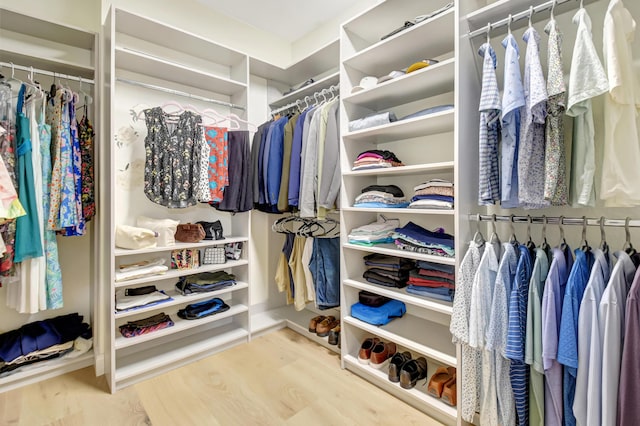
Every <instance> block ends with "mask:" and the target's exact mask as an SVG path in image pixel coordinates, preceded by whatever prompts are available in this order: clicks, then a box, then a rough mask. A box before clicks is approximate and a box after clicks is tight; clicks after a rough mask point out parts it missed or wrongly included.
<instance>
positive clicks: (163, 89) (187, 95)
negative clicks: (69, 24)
mask: <svg viewBox="0 0 640 426" xmlns="http://www.w3.org/2000/svg"><path fill="white" fill-rule="evenodd" d="M82 81H84V80H82ZM116 81H119V82H121V83H125V84H130V85H132V86H138V87H144V88H145V89H151V90H157V91H159V92H164V93H170V94H172V95H176V96H182V97H185V98H190V99H196V100H198V101H202V102H208V103H210V104H216V105H222V106H225V107H228V108H234V109H239V110H242V111H244V110H245V107H243V106H242V105H236V104H232V103H230V102H225V101H219V100H217V99H211V98H205V97H204V96H200V95H194V94H191V93H187V92H182V91H180V90H175V89H169V88H167V87H162V86H156V85H155V84H149V83H143V82H142V81H136V80H129V79H127V78H120V77H117V78H116Z"/></svg>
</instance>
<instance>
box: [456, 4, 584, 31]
mask: <svg viewBox="0 0 640 426" xmlns="http://www.w3.org/2000/svg"><path fill="white" fill-rule="evenodd" d="M571 1H575V0H550V1H547V2H545V3H542V4H539V5H537V6H530V7H529V9H527V10H523V11H522V12H519V13H516V14H513V15H510V16H508V17H506V18H503V19H501V20H499V21H496V22H493V23H490V24H487V25H485V26H484V27H482V28H478V29H477V30H474V31H470V32H469V33H467V35H468V36H469V38H474V37H477V36H479V35H486V34H487V32H489V31H491V30H493V29H496V28H499V27H504V26H506V25H508V24H509V22H511V23H514V22H517V21H519V20H521V19H524V18H528V17H529V16H530V15H534V14H536V13H540V12H544V11H545V10H551V8H552V7H554V6H557V5H559V4H563V3H568V2H571ZM581 3H582V2H581Z"/></svg>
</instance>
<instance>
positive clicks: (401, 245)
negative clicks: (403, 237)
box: [395, 240, 453, 257]
mask: <svg viewBox="0 0 640 426" xmlns="http://www.w3.org/2000/svg"><path fill="white" fill-rule="evenodd" d="M395 245H396V248H398V249H399V250H405V251H412V252H415V253H422V254H428V255H431V256H440V257H453V256H452V255H450V254H449V253H447V252H446V251H444V250H443V249H441V248H429V247H419V246H415V245H411V244H407V243H405V242H403V241H400V240H395Z"/></svg>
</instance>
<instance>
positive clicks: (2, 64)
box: [0, 62, 94, 84]
mask: <svg viewBox="0 0 640 426" xmlns="http://www.w3.org/2000/svg"><path fill="white" fill-rule="evenodd" d="M0 67H5V68H11V74H12V77H13V71H14V70H20V71H27V72H30V73H36V74H42V75H48V76H51V77H54V78H56V77H57V78H62V79H65V80H73V81H78V82H80V83H88V84H94V82H93V80H92V79H89V78H82V77H78V76H75V75H68V74H62V73H59V72H54V71H49V70H43V69H40V68H34V67H25V66H23V65H16V64H13V63H9V62H0Z"/></svg>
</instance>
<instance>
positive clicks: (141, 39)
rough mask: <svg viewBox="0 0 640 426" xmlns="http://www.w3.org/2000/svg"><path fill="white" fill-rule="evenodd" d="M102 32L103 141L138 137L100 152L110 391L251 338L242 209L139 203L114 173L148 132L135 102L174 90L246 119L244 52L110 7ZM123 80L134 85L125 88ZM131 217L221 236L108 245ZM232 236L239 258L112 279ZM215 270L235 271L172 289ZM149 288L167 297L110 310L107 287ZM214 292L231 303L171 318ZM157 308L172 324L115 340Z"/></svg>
mask: <svg viewBox="0 0 640 426" xmlns="http://www.w3.org/2000/svg"><path fill="white" fill-rule="evenodd" d="M104 34H105V38H104V41H105V46H104V52H105V58H106V61H105V62H106V63H105V67H104V73H105V81H106V82H107V89H106V93H105V95H104V96H105V100H106V104H107V105H109V106H110V108H109V110H108V114H107V122H108V124H107V130H106V134H107V140H114V138H117V137H119V135H120V133H119V132H121V130H122V129H125V130H126V131H127V132H129V134H130V135H131V134H135V135H136V136H137V137H138V139H137V140H136V142H135V143H130V144H127V143H125V144H120V145H117V146H116V144H111V146H110V147H109V148H108V149H105V150H104V151H103V152H102V155H103V157H104V159H105V160H104V162H103V164H104V165H105V166H104V167H103V169H104V170H103V173H104V175H103V179H104V180H103V191H102V192H103V197H104V198H103V199H102V200H101V201H102V205H103V206H109V207H107V208H105V212H104V216H103V221H102V227H101V232H102V241H103V245H102V250H103V251H104V253H105V256H104V258H105V259H106V260H105V262H104V264H103V265H102V269H101V273H102V274H103V277H105V279H104V281H105V282H106V283H109V287H108V289H106V290H105V293H104V294H103V297H104V300H106V301H108V302H109V306H108V307H107V312H105V315H106V316H107V318H108V319H107V323H108V325H109V326H108V330H109V331H108V336H109V337H108V338H109V343H108V348H107V351H106V352H107V354H106V357H105V373H106V376H107V381H108V383H109V386H110V388H111V391H112V392H115V391H116V390H118V389H121V388H123V387H125V386H129V385H131V384H134V383H136V382H138V381H140V380H144V379H147V378H149V377H153V376H154V375H157V374H160V373H163V372H166V371H168V370H171V369H174V368H177V367H179V366H181V365H184V364H187V363H190V362H193V361H196V360H198V359H201V358H203V357H206V356H208V355H211V354H213V353H215V352H218V351H221V350H224V349H226V348H228V347H231V346H233V345H237V344H240V343H245V342H248V341H249V339H250V335H251V333H250V320H249V318H250V314H249V311H250V306H251V303H250V296H249V295H250V288H251V280H250V273H249V270H250V268H249V266H250V259H249V253H250V252H251V250H250V247H249V241H250V238H249V236H250V235H251V231H250V227H251V224H250V213H249V212H245V213H237V214H231V213H226V212H220V211H217V210H214V209H213V208H212V207H211V206H209V205H207V204H198V205H194V206H191V207H187V208H184V209H168V208H166V207H164V206H160V205H157V204H154V203H152V202H151V201H150V200H148V199H147V197H146V196H145V195H144V193H143V190H142V185H141V182H138V183H139V184H136V182H135V179H136V177H135V176H132V175H129V176H128V179H129V180H128V181H125V183H124V184H123V181H122V179H123V177H122V175H121V176H118V175H119V174H121V173H122V170H127V169H128V167H127V165H129V164H133V163H134V162H137V163H138V164H144V161H145V153H144V149H143V148H144V142H143V139H144V135H146V131H147V129H146V126H145V123H144V119H142V120H137V121H135V120H132V119H131V114H130V111H129V109H131V108H134V107H136V106H137V105H138V104H140V102H141V101H140V99H142V100H143V102H144V103H145V106H144V107H145V108H146V107H153V106H158V105H163V104H164V103H165V102H168V101H176V100H177V101H182V100H183V99H185V98H183V97H179V95H177V94H176V93H174V92H175V91H180V92H184V93H187V94H190V95H195V97H194V98H193V99H188V103H189V104H193V105H194V106H195V107H196V108H198V109H200V110H202V109H205V108H213V109H215V110H216V111H217V112H218V113H220V114H221V115H228V114H229V113H234V114H236V115H238V116H239V117H240V118H241V119H244V120H246V119H247V106H248V96H249V94H248V91H249V58H248V56H246V55H245V54H243V53H240V52H237V51H235V50H232V49H229V48H227V47H225V46H221V45H219V44H217V43H214V42H212V41H210V40H207V39H205V38H202V37H200V36H197V35H194V34H191V33H188V32H185V31H182V30H180V29H177V28H174V27H172V26H169V25H165V24H163V23H160V22H157V21H154V20H152V19H149V18H146V17H143V16H140V15H137V14H134V13H131V12H128V11H126V10H123V9H118V8H114V7H112V8H111V9H110V11H109V14H108V16H107V19H106V21H105V28H104ZM131 81H133V82H134V83H142V85H140V84H131ZM149 86H155V87H157V86H159V87H161V88H164V89H165V90H160V91H158V90H155V89H153V88H152V87H149ZM166 92H168V93H169V94H167V93H166ZM196 97H201V98H206V99H209V100H213V102H209V101H205V100H203V99H197V98H196ZM231 105H233V106H231ZM205 120H206V119H205ZM223 126H224V124H223ZM116 150H117V151H116ZM116 152H117V154H116ZM137 179H141V177H137ZM140 215H144V216H148V217H154V218H159V219H162V218H172V219H175V220H179V221H180V222H181V223H187V222H191V223H194V222H197V221H200V220H204V221H214V220H220V221H221V223H222V225H223V229H224V232H225V235H226V237H225V238H224V239H222V240H215V241H201V242H198V243H180V242H178V243H176V244H175V245H172V246H168V247H154V248H148V249H139V250H125V249H120V248H116V246H115V241H114V235H115V227H116V225H134V226H135V224H136V223H135V220H136V218H137V217H138V216H140ZM227 234H228V235H227ZM234 242H241V243H242V244H243V250H242V256H241V258H240V259H239V260H228V261H227V262H226V263H224V264H214V265H201V266H200V267H198V268H195V269H186V270H184V269H183V270H171V269H170V270H169V271H167V272H166V273H164V274H159V275H153V276H147V277H141V278H137V279H133V280H128V281H116V279H115V271H116V269H117V268H118V267H119V265H120V264H127V263H132V262H137V261H141V260H149V259H153V258H163V259H165V265H169V263H170V255H171V251H172V250H178V249H198V250H202V249H205V248H207V247H213V246H221V245H224V244H226V243H234ZM223 270H224V271H226V272H228V273H231V274H233V275H235V278H236V284H235V285H233V286H230V287H225V288H222V289H219V290H217V291H213V292H209V293H199V294H191V295H186V296H183V295H181V294H179V293H178V292H177V291H176V289H175V284H176V282H177V281H178V278H180V277H184V276H189V275H193V274H197V273H201V272H214V271H223ZM149 284H154V285H155V286H156V287H157V288H158V290H163V291H164V292H165V293H167V294H168V295H169V296H171V298H172V300H170V301H167V302H164V303H159V304H156V305H152V306H145V307H141V308H139V309H135V310H129V311H123V312H122V311H121V312H118V311H116V309H115V293H116V291H120V290H122V289H126V288H132V287H135V286H140V285H149ZM214 297H219V298H221V299H222V300H224V301H225V303H226V304H228V305H229V306H230V309H229V310H227V311H225V312H221V313H219V314H214V315H211V316H208V317H204V318H201V319H197V320H183V319H181V318H179V317H178V316H177V312H178V310H179V309H181V308H183V307H185V306H186V305H188V304H190V303H193V302H196V301H203V300H208V299H212V298H214ZM160 312H164V313H166V314H168V315H169V316H170V318H171V319H172V321H173V322H174V325H173V326H171V327H168V328H165V329H162V330H157V331H154V332H151V333H149V334H145V335H141V336H135V337H131V338H125V337H123V336H121V334H120V332H119V326H121V325H123V324H125V323H126V322H128V321H132V320H138V319H143V318H147V317H149V316H151V315H154V314H157V313H160Z"/></svg>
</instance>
